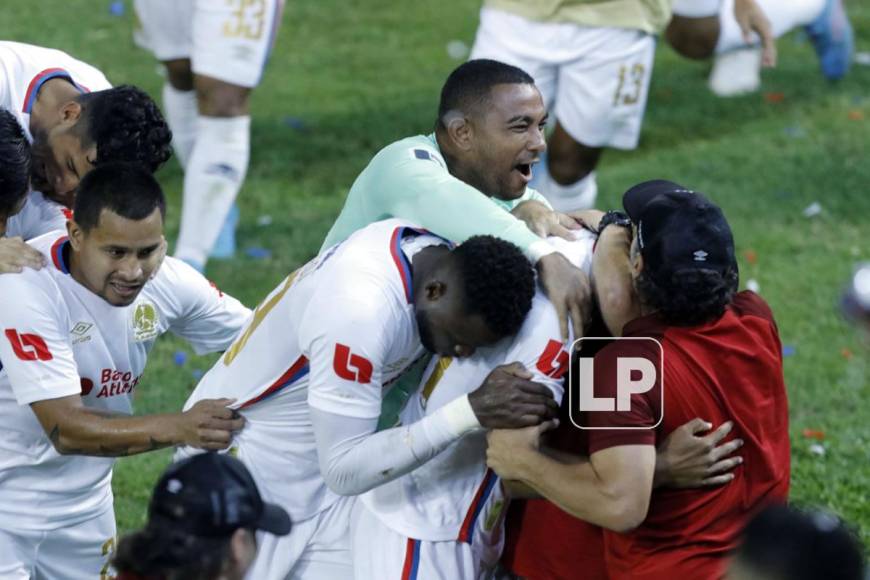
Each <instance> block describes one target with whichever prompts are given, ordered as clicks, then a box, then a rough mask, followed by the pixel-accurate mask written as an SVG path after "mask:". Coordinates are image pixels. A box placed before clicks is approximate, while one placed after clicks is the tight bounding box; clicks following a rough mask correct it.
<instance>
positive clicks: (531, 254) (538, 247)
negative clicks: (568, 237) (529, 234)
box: [526, 240, 556, 264]
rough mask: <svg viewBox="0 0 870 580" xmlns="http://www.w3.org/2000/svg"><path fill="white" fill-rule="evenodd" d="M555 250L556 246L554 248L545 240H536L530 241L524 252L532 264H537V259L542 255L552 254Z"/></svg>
mask: <svg viewBox="0 0 870 580" xmlns="http://www.w3.org/2000/svg"><path fill="white" fill-rule="evenodd" d="M555 251H556V248H554V247H553V246H552V245H551V244H550V243H549V242H547V241H546V240H538V241H537V242H532V244H531V245H530V246H529V249H528V251H527V252H526V254H527V256H528V258H529V260H531V261H532V264H537V263H538V260H540V259H541V258H543V257H544V256H547V255H549V254H552V253H553V252H555Z"/></svg>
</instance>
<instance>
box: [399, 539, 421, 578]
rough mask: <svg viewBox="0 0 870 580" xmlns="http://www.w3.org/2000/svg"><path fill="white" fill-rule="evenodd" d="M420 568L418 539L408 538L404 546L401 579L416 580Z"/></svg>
mask: <svg viewBox="0 0 870 580" xmlns="http://www.w3.org/2000/svg"><path fill="white" fill-rule="evenodd" d="M419 569H420V540H414V539H412V538H408V544H407V546H406V547H405V565H404V566H402V580H417V571H418V570H419Z"/></svg>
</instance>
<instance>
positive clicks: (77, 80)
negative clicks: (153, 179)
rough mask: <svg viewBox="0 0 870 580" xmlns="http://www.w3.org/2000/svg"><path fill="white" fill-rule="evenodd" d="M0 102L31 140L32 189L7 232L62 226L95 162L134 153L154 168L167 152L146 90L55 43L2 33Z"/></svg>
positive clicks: (11, 248)
mask: <svg viewBox="0 0 870 580" xmlns="http://www.w3.org/2000/svg"><path fill="white" fill-rule="evenodd" d="M0 108H4V109H6V110H8V111H9V112H10V113H12V114H13V115H15V117H16V118H17V119H18V122H19V124H20V125H21V127H22V129H23V130H24V132H25V135H26V136H27V138H28V140H31V141H32V142H33V150H32V154H33V164H32V173H33V183H32V185H33V188H34V190H36V191H33V192H31V193H30V195H29V196H28V198H27V201H26V202H25V204H24V206H23V207H22V209H21V211H20V212H19V213H18V214H17V215H16V216H14V218H13V219H12V220H10V223H9V224H8V227H7V236H20V237H22V238H23V239H25V240H27V239H31V238H34V237H36V236H39V235H41V234H44V233H47V232H50V231H53V230H55V229H58V228H61V229H62V228H64V227H65V224H66V220H67V218H68V216H69V211H68V208H71V207H72V204H73V200H74V196H75V189H76V187H77V186H78V183H79V180H80V179H81V178H82V177H83V176H84V175H85V174H86V173H87V172H88V171H90V170H91V169H92V168H93V167H94V165H95V164H100V163H105V162H109V161H135V162H138V163H141V164H143V165H144V166H146V167H148V168H149V169H150V170H152V171H154V170H156V169H157V168H158V167H159V166H160V165H161V164H162V163H163V162H165V161H166V160H167V159H168V158H169V155H170V147H169V142H170V139H171V133H170V131H169V128H168V126H167V125H166V122H165V121H164V120H163V115H162V114H161V113H160V110H159V109H158V108H157V105H156V104H155V103H154V101H153V100H151V98H150V97H149V96H148V95H146V94H145V93H144V92H142V91H141V90H139V89H137V88H135V87H131V86H120V87H115V88H112V85H111V84H109V81H108V80H106V77H105V76H104V75H103V74H102V73H101V72H100V71H99V70H97V69H96V68H94V67H92V66H91V65H89V64H87V63H84V62H82V61H80V60H77V59H75V58H73V57H71V56H70V55H68V54H66V53H64V52H61V51H59V50H54V49H50V48H44V47H40V46H33V45H30V44H23V43H19V42H6V41H0ZM0 248H6V249H7V250H4V251H3V252H2V253H4V254H6V253H18V254H21V255H26V256H29V257H30V259H31V260H35V259H36V256H35V254H34V253H33V251H32V249H30V248H27V247H26V246H25V245H24V244H22V243H21V242H20V241H13V240H8V239H0ZM0 257H2V256H0ZM4 267H8V266H6V265H4V264H2V263H0V270H2V269H3V268H4Z"/></svg>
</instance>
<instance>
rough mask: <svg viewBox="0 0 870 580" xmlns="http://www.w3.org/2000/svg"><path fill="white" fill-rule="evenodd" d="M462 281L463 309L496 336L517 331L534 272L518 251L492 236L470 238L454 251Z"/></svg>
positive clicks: (525, 311)
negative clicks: (477, 318)
mask: <svg viewBox="0 0 870 580" xmlns="http://www.w3.org/2000/svg"><path fill="white" fill-rule="evenodd" d="M453 253H454V256H455V257H456V258H457V260H458V263H459V272H460V275H461V276H462V279H463V281H464V284H465V287H464V291H465V292H464V295H465V309H466V311H467V312H468V313H469V314H480V315H481V316H483V319H484V322H485V323H486V325H487V327H488V328H489V329H490V330H492V331H493V332H494V333H496V334H498V335H500V336H511V335H513V334H516V333H517V331H519V329H520V326H522V324H523V320H525V318H526V315H527V314H528V313H529V310H531V308H532V296H534V294H535V272H534V270H533V269H532V265H531V264H530V263H529V261H528V259H526V257H525V256H524V255H523V253H522V252H521V251H520V249H519V248H517V247H516V246H515V245H513V244H512V243H510V242H506V241H504V240H501V239H499V238H496V237H493V236H473V237H471V238H469V239H468V240H467V241H465V242H464V243H462V244H460V245H459V246H458V247H457V248H456V249H455V250H454V252H453Z"/></svg>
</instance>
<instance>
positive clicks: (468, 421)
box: [441, 395, 481, 437]
mask: <svg viewBox="0 0 870 580" xmlns="http://www.w3.org/2000/svg"><path fill="white" fill-rule="evenodd" d="M441 414H442V415H443V416H444V419H445V420H446V422H447V427H448V428H449V429H450V431H452V432H453V434H454V435H455V436H456V437H460V436H462V435H464V434H465V433H467V432H468V431H471V430H473V429H479V428H480V427H481V425H480V421H478V420H477V415H475V414H474V409H472V408H471V403H470V402H469V400H468V395H462V396H461V397H457V398H455V399H453V400H452V401H450V402H449V403H447V404H446V405H444V407H442V408H441Z"/></svg>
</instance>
